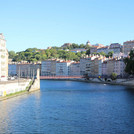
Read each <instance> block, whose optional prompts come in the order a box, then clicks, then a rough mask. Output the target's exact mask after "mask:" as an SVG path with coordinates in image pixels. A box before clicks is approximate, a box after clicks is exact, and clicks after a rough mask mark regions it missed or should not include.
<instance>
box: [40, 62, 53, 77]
mask: <svg viewBox="0 0 134 134" xmlns="http://www.w3.org/2000/svg"><path fill="white" fill-rule="evenodd" d="M41 75H42V76H52V75H53V76H55V75H56V60H45V61H42V62H41Z"/></svg>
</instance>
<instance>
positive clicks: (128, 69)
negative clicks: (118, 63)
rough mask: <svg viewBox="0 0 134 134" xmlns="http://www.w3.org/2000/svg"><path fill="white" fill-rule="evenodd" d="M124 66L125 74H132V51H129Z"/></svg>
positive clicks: (133, 66)
mask: <svg viewBox="0 0 134 134" xmlns="http://www.w3.org/2000/svg"><path fill="white" fill-rule="evenodd" d="M124 63H125V65H126V67H125V72H126V73H128V74H134V50H131V51H130V54H129V57H127V58H125V59H124Z"/></svg>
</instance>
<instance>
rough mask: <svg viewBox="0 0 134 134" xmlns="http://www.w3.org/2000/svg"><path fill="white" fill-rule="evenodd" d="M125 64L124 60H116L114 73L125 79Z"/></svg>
mask: <svg viewBox="0 0 134 134" xmlns="http://www.w3.org/2000/svg"><path fill="white" fill-rule="evenodd" d="M125 66H126V65H125V63H124V62H123V59H116V60H115V62H114V73H116V74H117V75H118V76H121V77H123V76H124V75H125V74H126V73H125V71H124V70H125Z"/></svg>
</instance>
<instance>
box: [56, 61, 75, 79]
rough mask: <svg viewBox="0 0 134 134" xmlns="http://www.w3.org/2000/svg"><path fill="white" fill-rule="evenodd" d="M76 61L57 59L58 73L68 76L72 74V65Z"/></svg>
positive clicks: (58, 74)
mask: <svg viewBox="0 0 134 134" xmlns="http://www.w3.org/2000/svg"><path fill="white" fill-rule="evenodd" d="M73 62H74V61H57V62H56V75H57V76H68V75H69V74H70V65H71V63H73Z"/></svg>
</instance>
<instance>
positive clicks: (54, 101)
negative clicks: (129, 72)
mask: <svg viewBox="0 0 134 134" xmlns="http://www.w3.org/2000/svg"><path fill="white" fill-rule="evenodd" d="M34 133H35V134H134V90H132V89H130V88H129V87H125V86H117V85H108V84H106V85H105V84H96V83H85V82H75V81H58V80H57V81H52V80H41V89H40V91H37V92H34V93H32V94H26V95H22V96H18V97H15V98H12V99H8V100H4V101H1V102H0V134H34Z"/></svg>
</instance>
